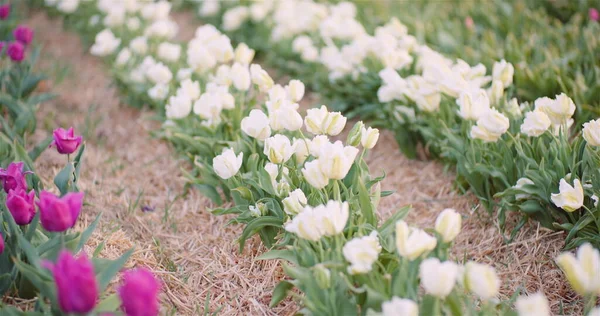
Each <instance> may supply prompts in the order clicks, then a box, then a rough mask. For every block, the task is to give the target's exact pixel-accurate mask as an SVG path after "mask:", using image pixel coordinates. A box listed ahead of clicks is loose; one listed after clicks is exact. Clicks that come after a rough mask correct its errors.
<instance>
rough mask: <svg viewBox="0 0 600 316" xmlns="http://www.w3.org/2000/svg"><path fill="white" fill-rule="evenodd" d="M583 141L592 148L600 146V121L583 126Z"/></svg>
mask: <svg viewBox="0 0 600 316" xmlns="http://www.w3.org/2000/svg"><path fill="white" fill-rule="evenodd" d="M583 139H585V141H586V142H587V143H588V145H590V146H600V119H597V120H595V121H589V122H587V123H585V124H583Z"/></svg>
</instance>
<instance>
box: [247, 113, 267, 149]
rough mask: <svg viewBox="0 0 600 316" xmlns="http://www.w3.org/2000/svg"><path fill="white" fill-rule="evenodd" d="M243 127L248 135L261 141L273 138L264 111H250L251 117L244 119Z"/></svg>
mask: <svg viewBox="0 0 600 316" xmlns="http://www.w3.org/2000/svg"><path fill="white" fill-rule="evenodd" d="M241 127H242V131H243V132H244V133H246V135H248V136H250V137H253V138H256V139H258V140H261V141H262V140H265V139H267V137H269V136H271V127H269V118H268V117H267V115H266V114H265V113H264V112H263V111H261V110H258V109H254V110H252V111H250V115H248V116H247V117H245V118H244V119H242V123H241Z"/></svg>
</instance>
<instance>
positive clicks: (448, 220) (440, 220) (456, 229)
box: [435, 208, 462, 243]
mask: <svg viewBox="0 0 600 316" xmlns="http://www.w3.org/2000/svg"><path fill="white" fill-rule="evenodd" d="M461 225H462V218H461V217H460V214H458V213H457V212H456V211H455V210H453V209H450V208H447V209H445V210H443V211H442V212H441V213H440V215H438V217H437V219H436V220H435V231H436V232H437V233H438V234H440V235H441V236H442V240H443V241H444V242H446V243H448V242H451V241H453V240H454V238H456V236H457V235H458V233H460V229H461Z"/></svg>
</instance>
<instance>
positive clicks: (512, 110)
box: [506, 98, 523, 118]
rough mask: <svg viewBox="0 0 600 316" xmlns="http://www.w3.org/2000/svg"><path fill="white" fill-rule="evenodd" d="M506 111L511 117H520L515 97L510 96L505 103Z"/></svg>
mask: <svg viewBox="0 0 600 316" xmlns="http://www.w3.org/2000/svg"><path fill="white" fill-rule="evenodd" d="M506 112H507V113H508V114H510V115H512V116H513V118H517V117H521V116H522V115H523V113H522V112H521V106H520V105H519V101H517V99H516V98H512V99H510V101H508V103H507V104H506Z"/></svg>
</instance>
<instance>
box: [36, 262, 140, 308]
mask: <svg viewBox="0 0 600 316" xmlns="http://www.w3.org/2000/svg"><path fill="white" fill-rule="evenodd" d="M43 264H44V266H45V267H46V268H47V269H49V270H50V271H51V272H52V275H53V276H54V282H55V283H56V292H57V296H58V303H59V306H60V310H61V311H62V312H64V313H66V314H70V313H73V314H87V313H89V312H91V311H92V310H93V309H94V307H95V306H96V301H97V300H98V283H97V281H96V275H95V274H94V265H93V264H92V262H91V261H90V260H89V259H88V258H87V256H86V255H85V254H83V255H82V256H80V257H79V258H77V259H75V258H74V257H73V255H72V254H71V253H70V252H68V251H66V250H62V251H61V252H60V254H59V255H58V259H57V260H56V264H52V263H49V262H45V263H43ZM145 304H148V302H145Z"/></svg>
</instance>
